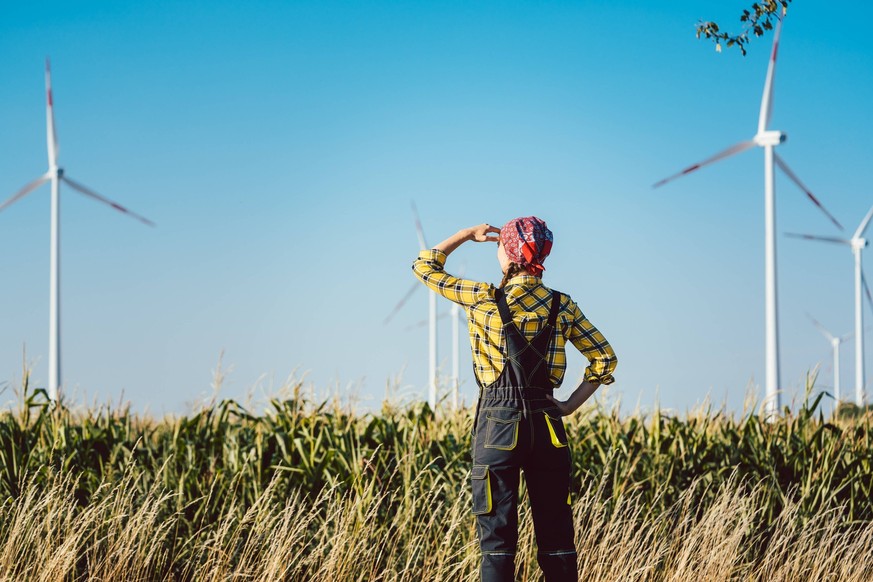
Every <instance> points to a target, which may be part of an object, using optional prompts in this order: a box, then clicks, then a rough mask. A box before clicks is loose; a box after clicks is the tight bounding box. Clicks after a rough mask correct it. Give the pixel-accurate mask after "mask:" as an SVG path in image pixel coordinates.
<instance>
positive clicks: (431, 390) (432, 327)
mask: <svg viewBox="0 0 873 582" xmlns="http://www.w3.org/2000/svg"><path fill="white" fill-rule="evenodd" d="M412 215H413V219H414V220H415V231H416V234H417V235H418V244H419V247H420V248H421V250H423V251H424V250H427V249H428V246H427V241H425V239H424V229H423V228H422V227H421V219H420V218H419V216H418V209H417V208H416V207H415V203H414V202H413V203H412ZM420 286H421V283H419V282H418V281H416V282H415V283H414V284H413V286H412V287H410V288H409V291H407V292H406V295H404V296H403V299H401V300H400V302H398V303H397V305H395V306H394V309H392V310H391V313H389V314H388V317H386V318H385V321H384V323H386V324H387V323H388V322H389V321H391V318H392V317H394V314H396V313H397V312H398V311H400V308H401V307H403V305H404V304H405V303H406V302H407V301H408V300H409V298H410V297H411V296H412V294H413V293H415V290H416V289H418V288H419V287H420ZM436 307H437V304H436V293H435V292H433V291H431V292H430V293H429V294H428V309H427V313H428V334H427V338H428V349H427V355H428V358H427V359H428V362H427V363H428V366H427V378H428V398H427V401H428V403H429V404H430V407H431V409H432V410H435V409H436V400H437V384H438V378H437V322H436V320H437V309H436Z"/></svg>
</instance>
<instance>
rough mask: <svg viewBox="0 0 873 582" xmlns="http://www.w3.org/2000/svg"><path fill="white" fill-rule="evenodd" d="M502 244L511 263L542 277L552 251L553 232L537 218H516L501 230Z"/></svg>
mask: <svg viewBox="0 0 873 582" xmlns="http://www.w3.org/2000/svg"><path fill="white" fill-rule="evenodd" d="M500 244H501V245H502V246H503V250H504V251H505V252H506V256H507V257H509V260H510V261H512V262H513V263H518V264H519V265H521V266H522V267H524V268H525V269H526V270H527V272H528V273H530V274H531V275H534V276H535V277H541V276H542V274H543V271H545V270H546V268H545V267H544V266H543V261H545V260H546V257H547V256H549V253H550V252H551V251H552V231H551V230H549V229H548V227H547V226H546V223H545V222H544V221H542V220H540V219H539V218H537V217H536V216H525V217H523V218H515V219H513V220H510V221H509V222H507V223H506V224H504V225H503V228H501V229H500Z"/></svg>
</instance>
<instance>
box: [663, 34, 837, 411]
mask: <svg viewBox="0 0 873 582" xmlns="http://www.w3.org/2000/svg"><path fill="white" fill-rule="evenodd" d="M781 32H782V21H781V20H779V21H778V22H777V24H776V31H775V33H774V35H773V50H772V51H771V53H770V62H769V65H768V67H767V77H766V80H765V81H764V93H763V96H762V97H761V108H760V112H759V114H758V132H757V133H756V134H755V135H754V136H753V137H752V139H750V140H747V141H743V142H740V143H738V144H735V145H732V146H731V147H729V148H727V149H725V150H723V151H721V152H719V153H717V154H715V155H714V156H711V157H709V158H707V159H705V160H703V161H701V162H699V163H696V164H694V165H692V166H689V167H687V168H685V169H684V170H682V171H681V172H679V173H677V174H674V175H672V176H669V177H667V178H665V179H663V180H661V181H659V182H657V183H655V184H654V186H653V187H654V188H658V187H660V186H663V185H664V184H666V183H667V182H670V181H672V180H675V179H676V178H680V177H682V176H685V175H686V174H690V173H692V172H694V171H696V170H699V169H700V168H702V167H704V166H708V165H709V164H713V163H715V162H718V161H720V160H723V159H725V158H728V157H730V156H733V155H735V154H738V153H740V152H744V151H746V150H748V149H750V148H753V147H755V146H758V147H761V148H763V149H764V297H765V315H764V320H765V331H766V336H765V347H766V360H765V363H766V374H765V379H766V391H767V397H766V400H765V403H764V406H765V413H766V414H767V415H768V416H769V415H773V414H776V413H778V411H779V408H780V404H779V401H780V394H779V332H778V306H777V294H776V199H775V190H776V185H775V176H774V173H773V164H774V162H775V164H776V165H777V166H779V168H780V169H781V170H782V171H783V172H785V174H786V175H787V176H788V178H789V179H790V180H791V181H792V182H794V183H795V184H796V185H797V186H798V187H800V189H801V190H803V191H804V192H805V193H806V195H807V197H808V198H809V199H810V200H811V201H812V202H813V203H814V204H815V205H816V206H817V207H818V208H819V209H820V210H821V211H822V212H824V213H825V214H826V215H827V216H828V218H830V220H831V221H832V222H833V223H834V224H836V225H837V226H838V227H839V228H840V230H842V228H843V227H842V225H840V224H839V222H837V221H836V219H835V218H834V217H833V216H832V215H831V214H830V213H829V212H828V211H827V210H825V208H824V207H823V206H822V205H821V203H820V202H819V201H818V199H816V197H815V196H814V195H813V194H812V192H810V191H809V189H808V188H806V186H804V185H803V183H801V182H800V180H799V179H798V178H797V176H796V175H795V173H794V172H792V171H791V169H790V168H789V167H788V165H787V164H786V163H785V162H784V161H783V160H782V159H781V158H780V157H779V156H777V155H776V153H775V152H774V151H773V148H774V147H776V146H777V145H779V144H780V143H782V142H784V141H785V139H786V137H787V136H786V135H785V134H784V133H782V132H781V131H773V130H768V129H767V125H768V124H769V122H770V113H771V110H772V107H773V78H774V75H775V74H776V55H777V53H778V50H779V36H780V34H781Z"/></svg>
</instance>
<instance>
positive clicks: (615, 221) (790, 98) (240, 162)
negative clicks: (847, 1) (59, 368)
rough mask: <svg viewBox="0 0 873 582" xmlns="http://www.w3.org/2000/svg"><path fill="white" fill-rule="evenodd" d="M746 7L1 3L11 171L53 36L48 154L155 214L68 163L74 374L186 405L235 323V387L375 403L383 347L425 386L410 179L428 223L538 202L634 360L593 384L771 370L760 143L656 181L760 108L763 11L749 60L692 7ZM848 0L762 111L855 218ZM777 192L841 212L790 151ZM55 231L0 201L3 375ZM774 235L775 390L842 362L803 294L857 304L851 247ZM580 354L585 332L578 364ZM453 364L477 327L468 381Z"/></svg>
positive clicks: (859, 135)
mask: <svg viewBox="0 0 873 582" xmlns="http://www.w3.org/2000/svg"><path fill="white" fill-rule="evenodd" d="M744 7H745V3H744V2H714V1H712V2H699V1H697V2H691V1H687V2H657V3H656V2H624V3H615V2H545V3H533V2H478V3H468V2H435V3H426V2H417V3H401V2H366V3H365V2H358V3H339V2H309V3H303V2H300V3H295V2H253V3H239V2H149V3H141V2H111V3H110V2H103V3H96V2H84V3H77V4H75V5H73V4H69V3H60V2H58V3H51V2H44V3H18V4H16V5H11V4H8V3H7V4H5V5H4V6H3V8H2V18H0V54H3V56H4V58H3V59H0V78H2V79H3V83H2V85H0V127H2V128H3V130H2V132H0V151H2V152H3V155H2V156H0V198H5V197H6V196H8V195H11V194H12V193H13V192H15V191H16V190H17V189H18V188H19V187H21V186H22V185H23V184H24V183H26V182H27V181H29V180H30V179H32V178H34V177H36V176H37V175H39V174H40V173H42V172H44V171H45V168H46V161H45V160H46V154H45V116H44V101H43V76H42V67H43V60H44V58H45V57H46V55H50V56H51V58H52V64H53V84H54V94H55V109H56V112H55V113H56V119H57V129H58V136H59V140H60V144H61V146H60V147H61V150H60V162H61V166H62V167H64V168H66V171H67V173H68V175H69V176H71V177H72V178H73V179H76V180H78V181H80V182H83V183H85V184H87V185H88V186H90V187H92V188H94V189H95V190H97V191H98V192H100V193H102V194H104V195H106V196H109V197H111V198H113V199H115V200H117V201H119V202H121V203H122V204H125V205H127V206H129V207H130V208H132V209H134V210H136V211H137V212H139V213H141V214H144V215H145V216H147V217H149V218H151V219H152V220H154V221H155V222H156V223H157V224H158V227H157V228H155V229H150V228H147V227H144V226H142V225H140V224H139V223H137V222H135V221H132V220H130V219H128V218H126V217H124V216H122V215H120V214H117V213H114V212H112V211H111V210H109V209H106V208H104V207H101V206H99V205H96V204H93V203H92V202H91V201H89V200H87V199H84V198H82V197H81V196H79V195H77V194H76V193H74V192H72V191H70V190H69V189H67V190H65V191H62V200H63V202H62V225H63V226H62V267H63V271H62V282H63V290H62V308H63V324H62V333H63V340H64V362H63V364H64V381H65V384H66V385H67V391H68V392H70V393H71V394H75V395H76V396H75V398H76V399H77V400H78V401H86V400H87V401H90V400H93V399H95V398H96V399H97V400H99V401H106V400H113V401H117V400H119V399H127V400H130V401H131V402H132V404H133V405H134V407H135V408H137V409H140V410H150V411H153V412H158V413H160V412H164V411H182V410H185V409H186V406H187V405H188V403H190V402H192V401H195V400H197V399H200V398H202V397H203V396H204V395H207V394H209V392H210V388H209V384H210V380H211V371H212V370H213V369H214V368H215V366H216V363H217V361H218V357H219V353H221V352H222V351H224V365H225V366H226V367H231V371H230V372H229V374H228V376H227V380H226V383H225V385H224V388H223V391H222V395H224V396H227V397H237V398H241V397H243V396H244V395H245V394H246V393H247V392H248V391H250V390H251V389H252V388H253V387H255V392H256V394H265V393H266V394H270V393H271V391H273V390H275V388H276V387H278V386H279V385H281V384H282V383H283V382H284V380H285V379H286V378H287V377H288V376H289V375H291V374H293V373H296V374H297V375H302V374H305V376H306V378H307V380H308V381H310V382H311V383H312V385H313V387H314V390H315V391H316V392H317V393H318V394H327V393H328V392H335V391H339V392H340V393H341V394H344V393H346V391H348V390H352V391H354V392H355V393H356V394H357V395H358V397H359V398H360V399H362V400H363V401H364V402H365V403H369V404H370V405H372V404H377V403H378V401H379V400H380V399H381V397H382V396H383V394H384V392H385V387H386V383H388V382H389V381H394V379H396V378H397V377H398V375H400V374H402V378H401V380H400V386H401V390H402V391H403V393H405V394H407V395H408V396H410V397H413V396H415V395H417V394H421V395H424V393H425V380H426V379H425V377H426V365H427V362H426V341H427V338H426V331H425V329H424V328H415V327H414V328H413V329H408V328H409V326H413V325H414V324H416V323H417V322H419V321H420V320H421V319H422V318H424V317H425V315H426V303H427V301H426V294H425V293H424V290H423V289H422V290H421V291H419V292H417V293H416V295H415V296H414V298H413V299H412V300H411V301H410V303H409V304H408V305H407V306H406V308H404V310H403V311H402V312H401V313H400V314H399V315H398V316H397V317H396V318H395V319H394V321H393V322H392V323H391V324H390V325H388V326H385V325H383V323H382V321H383V319H384V318H385V316H386V315H387V313H388V312H390V311H391V309H392V307H393V306H394V304H395V303H396V302H397V301H398V300H399V299H400V298H401V297H402V296H403V294H404V293H405V292H406V290H407V289H408V288H409V286H410V285H411V284H412V280H413V279H412V275H411V271H410V269H409V267H410V264H411V261H412V259H413V258H414V257H415V255H416V252H417V241H416V237H415V232H414V229H413V226H412V219H411V212H410V201H411V200H415V201H416V203H417V205H418V208H419V210H420V212H421V215H422V221H423V223H424V227H425V230H426V233H427V236H428V239H429V242H431V243H432V244H433V243H435V242H437V241H438V240H441V239H442V238H444V237H446V236H448V235H450V234H451V233H453V232H454V231H456V230H457V229H459V228H461V227H464V226H469V225H472V224H476V223H480V222H484V221H487V222H490V223H493V224H501V223H503V222H504V221H506V220H508V219H510V218H513V217H514V216H519V215H529V214H536V215H538V216H540V217H542V218H544V219H545V220H546V221H547V222H548V224H549V225H550V227H551V228H552V230H553V231H554V233H555V248H554V251H553V253H552V256H551V257H550V259H549V261H548V263H547V267H548V271H547V274H546V283H547V284H548V285H551V286H553V287H554V288H557V289H560V290H562V291H565V292H568V293H570V294H571V295H572V296H573V297H574V299H576V300H577V302H578V303H579V304H580V306H581V307H582V309H583V311H584V312H585V313H586V315H587V316H588V317H589V319H590V320H591V321H592V322H593V323H594V324H595V325H596V326H598V327H599V328H600V329H601V331H603V333H604V334H605V335H606V337H607V338H608V339H610V341H611V342H612V344H613V346H614V347H615V349H616V352H617V353H618V356H619V359H620V364H619V370H618V372H617V378H618V381H617V382H616V384H615V385H613V386H612V387H610V388H609V390H608V391H607V392H606V394H605V395H607V396H617V395H619V394H620V395H621V397H622V398H623V400H624V402H625V404H626V407H632V406H633V405H635V404H636V403H637V402H640V403H641V404H642V405H643V406H646V407H648V406H651V405H652V403H653V402H654V401H655V399H658V400H659V401H660V402H661V404H662V406H665V407H669V408H673V409H676V410H679V411H682V410H685V409H687V408H690V407H693V406H695V404H696V403H698V402H700V401H702V400H703V399H705V398H706V397H707V396H709V397H711V398H712V400H713V401H714V402H716V403H717V404H720V403H722V402H724V403H726V404H727V406H728V407H729V408H730V409H732V410H739V409H740V408H741V407H742V401H743V396H744V395H745V393H746V389H747V387H748V386H749V385H758V384H760V382H761V381H762V379H763V364H764V358H763V341H764V338H763V335H764V334H763V331H764V330H763V309H764V304H763V163H762V157H763V156H762V154H761V152H760V151H759V150H753V151H751V152H747V153H745V154H743V155H742V156H738V157H736V158H732V159H730V160H727V161H725V162H723V163H721V164H719V165H717V166H714V167H712V168H707V169H705V170H703V171H701V172H699V173H697V174H695V175H693V176H690V177H688V178H686V179H683V180H680V181H677V182H675V183H674V184H671V185H670V186H668V187H665V188H663V189H660V190H657V191H653V190H652V189H651V184H652V183H653V182H655V181H656V180H658V179H659V178H662V177H664V176H665V175H668V174H670V173H672V172H674V171H677V170H679V169H681V168H682V167H684V166H685V165H687V164H689V163H691V162H694V161H697V160H699V159H702V158H703V157H706V156H708V155H710V154H712V153H714V152H716V151H718V150H720V149H722V148H724V147H726V146H727V145H730V144H732V143H734V142H737V141H740V140H743V139H748V138H750V137H751V136H752V134H753V133H754V131H755V128H756V123H757V111H758V105H759V101H760V96H761V89H762V86H763V81H764V74H765V71H766V65H767V56H768V53H769V48H770V37H769V36H768V37H767V38H766V39H764V40H757V41H755V42H753V43H752V45H751V46H750V50H749V55H748V56H747V57H746V58H743V57H742V56H741V55H740V54H739V53H738V52H736V51H725V52H723V53H722V54H717V53H716V52H715V51H714V50H713V46H712V45H711V44H710V43H708V42H704V41H698V40H696V39H695V37H694V24H695V23H696V22H697V21H698V20H699V19H717V20H718V21H719V22H720V23H721V24H722V26H723V27H730V28H736V27H735V26H734V23H735V22H736V18H737V16H738V15H739V13H740V12H741V10H742V8H744ZM854 10H855V11H854V12H853V13H852V14H851V15H848V14H846V13H845V12H837V11H833V10H832V9H829V5H828V4H826V3H825V2H823V1H814V0H797V1H796V2H794V3H793V5H792V8H791V11H790V13H789V15H788V18H787V20H786V23H785V27H784V31H783V39H782V40H783V42H782V49H781V52H780V62H779V69H778V72H777V76H776V94H775V105H774V109H773V123H772V124H771V126H772V127H773V128H775V129H781V130H783V131H785V132H786V133H787V134H788V136H789V139H788V141H787V142H786V143H785V144H784V145H783V146H781V147H780V148H779V153H780V155H782V156H783V157H784V158H785V159H786V160H787V161H788V162H789V163H790V164H791V165H792V167H793V168H794V169H795V170H796V171H797V172H798V173H799V174H800V175H801V177H802V179H803V180H804V181H805V182H806V183H807V184H808V185H809V186H810V187H811V188H812V189H813V191H815V192H816V193H817V194H818V195H819V196H820V198H821V199H822V200H823V201H824V202H825V204H826V205H827V206H828V207H829V208H830V209H831V210H832V212H834V214H836V215H837V217H838V218H839V219H840V220H841V221H842V222H843V223H844V224H846V226H847V228H851V229H854V227H855V226H856V225H857V223H858V222H859V221H860V220H861V218H862V216H863V215H864V213H865V212H866V211H867V210H868V208H869V207H870V205H871V203H873V193H871V186H870V183H871V181H873V171H871V169H870V168H871V166H870V164H869V154H870V151H871V150H873V113H871V109H870V107H869V104H870V103H871V102H873V49H871V48H870V46H869V42H867V36H866V29H865V23H866V22H869V19H870V17H871V16H873V7H870V6H867V5H866V4H864V3H858V4H857V6H856V7H855V9H854ZM3 192H6V193H7V194H3ZM777 207H778V211H777V212H778V229H779V231H780V232H785V231H800V232H812V233H820V234H835V232H834V231H833V227H832V226H831V225H830V224H829V223H828V222H827V220H826V219H824V218H823V217H822V216H821V215H819V214H818V213H817V211H816V210H815V208H813V207H812V206H811V205H810V204H809V203H808V202H807V201H806V200H805V199H804V197H803V195H802V194H801V193H799V192H798V191H797V190H795V189H794V187H793V186H792V185H791V184H790V183H788V182H787V181H786V180H784V179H781V178H780V179H779V181H778V182H777ZM48 235H49V191H48V188H47V187H44V188H43V189H41V190H39V191H38V192H37V193H34V194H32V195H31V196H29V197H28V198H26V199H25V200H23V201H21V202H19V203H17V204H16V205H14V206H12V207H10V208H8V209H7V210H5V211H4V212H2V213H0V248H2V249H3V252H2V253H0V280H2V285H0V382H6V383H8V385H10V386H11V385H14V384H15V383H16V382H17V381H18V379H20V377H21V364H22V347H23V346H25V345H26V349H27V361H28V362H29V363H30V364H31V365H32V368H33V378H34V381H35V383H36V384H37V385H44V384H45V382H46V378H47V350H48V347H47V344H48V338H47V335H48V261H49V248H48V243H49V240H48ZM778 245H779V246H778V252H779V255H778V256H779V285H780V289H779V298H780V317H781V322H780V332H781V337H782V358H781V361H782V377H783V384H784V386H785V390H786V393H787V396H788V399H789V400H790V399H791V398H792V397H793V396H794V395H795V394H796V393H797V392H798V390H800V389H801V387H802V385H803V381H804V377H805V374H806V373H807V371H809V370H811V369H813V368H814V367H815V366H816V365H817V364H818V363H820V362H821V363H823V368H822V380H821V385H822V386H823V387H826V386H830V384H831V378H832V367H831V365H830V350H829V346H828V344H827V343H826V342H825V340H824V339H823V338H822V337H821V336H820V335H819V334H818V332H817V331H816V330H815V329H814V328H813V327H812V325H811V324H810V323H809V321H808V320H807V319H806V316H805V313H807V312H809V313H812V314H814V315H815V316H816V317H817V318H818V319H819V320H820V321H822V323H824V324H825V325H826V326H827V327H828V328H830V329H831V330H832V331H834V332H835V333H840V334H842V333H848V332H849V331H851V330H852V321H853V319H852V318H853V306H852V303H851V302H852V284H853V283H852V262H851V261H852V260H851V254H850V253H849V252H848V250H847V249H842V248H839V247H831V246H826V245H816V244H812V243H806V242H802V241H794V240H791V239H786V238H780V239H779V241H778ZM494 250H495V249H494V248H493V247H490V246H486V245H472V244H471V245H467V246H464V247H462V248H461V249H460V250H459V251H458V252H457V255H456V256H454V255H453V256H452V258H451V259H450V262H449V265H448V267H449V270H453V269H454V270H457V269H458V268H459V266H460V265H461V264H464V265H466V272H467V275H468V276H470V277H472V278H477V279H481V280H489V281H494V282H497V281H499V271H498V268H497V263H496V260H495V259H494ZM865 263H866V265H867V269H868V270H869V264H870V259H869V257H868V258H867V259H865ZM440 305H441V308H442V309H443V310H446V309H447V308H448V305H447V304H446V303H445V302H442V303H441V304H440ZM866 317H867V318H868V321H869V319H870V312H869V310H868V311H867V313H866ZM443 321H444V323H443V324H442V327H441V329H440V333H441V340H442V344H441V348H442V349H441V360H442V361H443V362H444V364H445V369H446V371H448V368H449V360H448V358H449V347H450V340H449V337H448V334H449V329H450V328H449V324H448V322H447V321H445V320H443ZM869 340H870V338H869V336H868V344H869ZM462 345H464V346H466V345H467V344H466V340H464V343H463V344H462ZM852 350H853V346H852V344H848V345H847V346H845V347H844V353H843V361H842V374H843V383H844V385H845V386H847V387H850V386H852V385H853V383H854V375H853V366H852V360H851V357H852V355H851V352H852ZM869 352H870V350H868V354H869ZM867 362H868V368H869V367H870V362H871V358H870V357H869V356H868V358H867ZM583 367H584V361H583V359H582V358H581V356H579V355H578V354H575V355H573V356H571V358H570V368H569V371H568V376H567V383H566V384H565V390H564V391H565V392H566V391H568V390H567V387H568V386H570V385H571V384H572V383H573V381H574V380H575V379H577V378H578V377H579V374H580V373H581V371H582V369H583ZM469 370H470V355H469V350H468V349H465V350H464V351H463V352H462V372H463V377H462V382H463V387H462V393H463V394H464V395H465V397H466V399H467V401H470V400H471V399H472V398H473V396H474V394H475V383H474V381H473V380H472V377H471V373H470V372H469ZM870 375H871V376H873V371H871V374H870ZM9 398H11V395H10V392H9V391H7V392H6V393H5V394H4V395H3V398H0V399H9Z"/></svg>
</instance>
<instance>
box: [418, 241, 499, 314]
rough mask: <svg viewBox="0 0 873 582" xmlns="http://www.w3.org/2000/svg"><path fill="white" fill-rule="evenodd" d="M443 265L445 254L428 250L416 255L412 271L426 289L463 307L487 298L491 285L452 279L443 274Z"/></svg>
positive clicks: (450, 276) (456, 278)
mask: <svg viewBox="0 0 873 582" xmlns="http://www.w3.org/2000/svg"><path fill="white" fill-rule="evenodd" d="M445 264H446V254H445V253H444V252H442V251H440V250H437V249H430V250H426V251H421V252H420V253H419V254H418V258H417V259H415V262H413V263H412V271H413V272H414V273H415V276H416V277H418V278H419V280H421V282H422V283H424V284H425V285H427V286H428V288H430V289H432V290H434V291H436V292H437V293H439V294H440V295H442V296H443V297H445V298H446V299H448V300H449V301H454V302H455V303H458V304H460V305H463V306H465V307H469V306H471V305H476V304H477V303H480V302H482V301H484V300H485V299H487V298H488V297H489V295H490V292H491V285H489V284H488V283H480V282H478V281H470V280H469V279H459V278H458V277H453V276H452V275H449V274H448V273H446V272H445V270H444V268H443V267H444V266H445Z"/></svg>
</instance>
